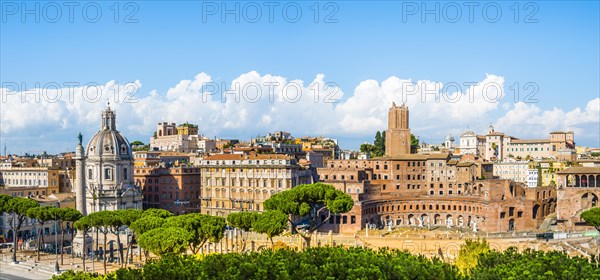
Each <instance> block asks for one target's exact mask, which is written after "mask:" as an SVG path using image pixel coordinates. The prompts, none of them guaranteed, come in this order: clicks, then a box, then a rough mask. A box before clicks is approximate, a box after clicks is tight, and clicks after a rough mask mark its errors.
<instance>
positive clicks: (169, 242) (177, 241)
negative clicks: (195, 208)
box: [139, 227, 191, 256]
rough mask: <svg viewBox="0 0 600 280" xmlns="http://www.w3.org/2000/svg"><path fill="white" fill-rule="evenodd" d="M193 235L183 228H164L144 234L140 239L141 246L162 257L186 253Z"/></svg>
mask: <svg viewBox="0 0 600 280" xmlns="http://www.w3.org/2000/svg"><path fill="white" fill-rule="evenodd" d="M190 235H191V233H190V232H189V231H187V230H185V229H183V228H178V227H162V228H155V229H153V230H150V231H148V232H145V233H143V234H142V235H140V237H139V243H140V246H142V247H144V248H145V249H146V250H148V251H150V252H152V253H154V254H156V255H159V256H162V255H165V254H181V253H183V252H185V251H186V248H187V246H188V244H189V240H190Z"/></svg>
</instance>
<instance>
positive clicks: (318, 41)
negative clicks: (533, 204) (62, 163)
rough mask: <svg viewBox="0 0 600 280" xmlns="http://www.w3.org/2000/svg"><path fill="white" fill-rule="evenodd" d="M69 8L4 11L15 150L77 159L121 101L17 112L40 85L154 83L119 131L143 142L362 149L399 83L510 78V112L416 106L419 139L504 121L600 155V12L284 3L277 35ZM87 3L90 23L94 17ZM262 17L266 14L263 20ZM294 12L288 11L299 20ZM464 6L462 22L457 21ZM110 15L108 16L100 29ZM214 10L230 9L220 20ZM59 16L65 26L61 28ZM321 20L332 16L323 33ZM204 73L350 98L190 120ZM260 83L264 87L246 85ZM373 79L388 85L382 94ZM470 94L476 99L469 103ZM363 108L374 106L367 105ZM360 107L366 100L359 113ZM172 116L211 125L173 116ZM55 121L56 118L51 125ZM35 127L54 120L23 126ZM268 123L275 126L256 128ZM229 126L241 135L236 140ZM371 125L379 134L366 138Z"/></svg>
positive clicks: (142, 10) (199, 9)
mask: <svg viewBox="0 0 600 280" xmlns="http://www.w3.org/2000/svg"><path fill="white" fill-rule="evenodd" d="M36 3H37V4H38V5H39V6H35V5H36ZM54 3H59V4H58V8H57V6H53V5H49V4H48V3H47V2H25V4H23V3H22V2H5V1H3V3H2V21H1V23H0V24H1V27H0V34H1V35H0V36H1V38H0V50H1V54H0V61H1V62H0V82H2V85H1V86H0V87H3V88H4V90H5V91H3V94H5V95H6V98H5V99H3V100H2V103H1V106H2V107H1V115H2V118H1V119H0V120H1V122H0V125H1V126H0V132H1V137H0V138H2V139H0V141H1V142H2V144H4V143H7V146H8V149H9V152H15V153H22V152H26V151H30V152H35V151H41V150H47V151H49V152H61V151H65V150H69V149H71V150H72V148H70V147H72V146H74V143H75V141H74V140H73V139H76V134H77V132H78V131H82V132H83V133H84V138H89V137H90V136H91V134H93V133H94V132H95V131H96V130H97V129H98V123H99V121H98V120H97V119H98V118H99V117H98V116H99V112H100V110H101V109H102V107H103V106H104V105H103V104H104V103H105V102H104V101H102V102H98V103H97V104H92V105H89V104H88V106H83V105H81V104H79V103H78V105H77V106H75V105H73V104H69V103H70V101H68V100H67V101H64V102H59V104H45V103H48V102H46V101H44V100H42V101H41V102H38V103H36V102H25V103H27V104H26V105H23V104H19V105H18V106H17V105H15V104H13V103H11V102H17V101H21V100H19V98H18V97H15V96H18V95H8V94H6V93H7V92H6V89H10V90H12V91H13V92H14V91H17V92H21V93H22V91H23V90H25V89H33V88H37V86H36V83H39V84H40V85H41V86H40V87H41V88H51V86H49V83H58V84H59V85H62V84H64V83H65V82H77V83H79V84H82V85H83V84H87V83H97V84H100V85H105V84H107V83H109V82H110V81H114V82H115V83H117V84H126V83H133V82H136V81H138V82H139V84H140V85H141V86H139V88H136V98H139V99H143V100H144V101H143V102H141V103H139V104H138V103H134V104H125V103H123V104H115V105H114V106H116V107H117V111H118V116H117V117H118V121H119V124H122V126H120V127H119V130H121V131H122V132H123V133H124V134H125V135H126V136H127V137H128V138H129V139H130V140H131V141H132V140H136V139H141V140H142V141H145V142H147V141H148V140H147V139H148V138H149V137H150V136H151V135H152V131H153V130H154V124H155V123H156V122H157V121H174V122H175V121H176V122H182V121H190V122H194V123H198V124H199V125H200V130H201V131H203V132H204V133H205V134H206V135H207V136H210V137H214V136H217V137H224V138H228V137H229V138H241V139H247V138H249V137H251V136H255V135H257V134H264V133H266V132H268V131H272V130H287V131H291V132H292V133H293V134H294V135H296V136H302V135H304V134H315V135H316V134H326V135H327V136H330V137H334V138H338V139H339V140H340V143H341V145H342V147H343V148H348V149H356V148H358V145H360V143H362V142H365V141H369V142H370V141H372V136H373V135H374V133H375V131H376V130H382V129H384V128H385V117H386V116H385V112H386V110H387V107H389V105H390V104H391V101H392V100H396V101H398V100H400V97H398V96H397V95H394V94H397V93H398V92H395V93H389V91H390V90H388V89H387V88H386V86H384V83H383V82H384V81H386V80H389V79H390V78H396V79H399V80H402V81H405V80H410V81H413V82H416V81H432V82H439V83H442V84H449V83H457V84H459V85H463V84H464V83H465V82H482V81H501V84H502V86H503V88H504V92H505V93H508V94H506V95H505V96H504V98H502V100H500V101H499V103H498V104H497V106H492V107H486V106H485V105H481V106H479V105H477V106H475V108H486V109H482V110H469V109H467V108H470V107H464V108H463V107H461V106H451V105H452V104H446V105H448V106H445V104H444V102H441V103H438V104H428V103H427V102H420V103H422V104H417V103H419V102H418V100H417V101H415V100H413V101H410V100H409V101H408V104H409V106H410V107H411V108H412V110H411V117H412V119H411V129H412V130H413V132H415V133H416V134H417V135H419V136H420V137H421V139H424V140H426V141H428V142H436V143H439V142H441V141H442V140H443V138H444V136H445V135H446V134H448V133H452V134H454V135H458V134H460V133H461V132H462V131H464V130H465V129H466V127H467V126H468V127H469V128H470V129H473V130H476V132H479V133H483V132H484V131H485V129H486V127H487V125H488V124H489V123H490V122H491V123H493V124H494V125H496V127H497V129H498V130H502V131H503V132H505V133H508V134H511V135H514V136H517V137H522V138H544V137H547V133H548V132H549V131H551V130H557V129H560V130H566V129H571V130H575V132H576V142H577V143H578V144H581V145H587V146H595V147H598V146H600V119H599V118H600V117H599V115H598V107H599V106H600V105H599V104H598V103H599V102H600V99H596V98H598V96H599V93H600V82H599V77H600V73H599V72H600V70H599V69H600V57H599V53H600V51H599V50H600V44H599V39H600V29H599V26H600V20H599V10H600V6H599V4H598V2H592V1H590V2H558V1H557V2H529V3H532V4H531V5H527V4H526V3H527V2H518V6H517V5H516V4H515V2H508V3H504V2H480V3H479V5H477V6H474V7H473V11H474V14H473V18H472V22H470V21H471V20H470V19H469V15H468V13H469V7H468V6H467V5H466V4H465V3H463V2H452V3H457V6H454V4H452V3H450V4H449V3H446V2H420V1H414V2H407V1H404V2H399V1H398V2H395V1H381V2H379V1H371V2H365V1H351V2H314V1H308V2H279V3H278V5H276V6H273V7H274V8H273V9H274V10H273V11H274V14H273V17H272V19H273V22H270V20H269V16H268V13H269V7H268V6H266V4H265V3H264V2H211V1H204V2H200V1H198V2H194V1H175V2H163V1H149V2H130V3H133V4H132V5H129V6H127V5H126V2H119V4H118V7H117V6H116V5H115V2H113V1H108V2H91V4H90V2H81V3H80V5H78V6H75V7H74V8H73V9H74V10H73V11H74V14H73V18H72V19H73V22H72V23H71V22H70V19H69V15H68V14H69V8H68V7H67V6H64V3H61V2H54ZM96 3H98V7H96V6H95V5H96ZM248 3H250V4H248ZM92 4H93V5H92ZM236 4H238V6H237V7H239V9H238V10H237V11H235V8H236V6H235V5H236ZM436 4H438V5H439V6H438V7H439V10H438V12H439V16H438V17H439V22H436V20H435V15H433V14H427V15H423V9H424V8H426V9H435V7H436V6H435V5H436ZM23 5H25V6H23ZM86 5H87V6H86ZM223 5H225V6H223ZM84 6H86V7H87V15H88V17H84V15H83V7H84ZM36 7H38V8H37V12H39V14H38V17H39V22H36V18H35V15H33V14H24V12H23V10H24V9H23V8H27V9H29V10H32V9H33V10H34V11H35V10H36ZM256 7H259V8H260V10H261V16H260V17H258V18H256V21H257V22H251V21H254V19H255V15H256V14H255V11H256ZM283 7H287V8H288V10H287V11H288V13H287V15H288V17H287V18H286V17H285V16H284V15H283ZM298 7H299V9H300V10H301V11H302V15H301V16H299V17H298V18H297V19H298V21H297V22H290V21H295V18H294V17H295V11H296V10H295V9H296V8H298ZM457 7H458V8H459V9H458V10H459V11H460V12H461V16H460V17H455V15H456V11H457ZM484 7H487V10H486V11H487V13H484V9H483V8H484ZM96 8H99V10H100V11H101V12H102V15H101V16H99V17H97V18H96V16H95V9H96ZM209 8H213V9H216V10H213V12H214V13H209V12H210V11H209V10H207V9H209ZM223 8H228V9H234V13H235V12H237V13H239V15H238V17H239V22H236V20H235V15H233V14H224V13H223V10H224V9H223ZM415 8H416V10H415ZM497 8H499V10H500V11H501V15H500V16H498V17H496V13H495V11H496V9H497ZM15 9H16V10H15ZM411 9H412V10H411ZM56 10H60V11H61V16H55V15H56V14H55V11H56ZM115 10H118V11H119V14H118V15H115ZM315 10H318V11H319V15H318V18H317V22H316V23H315V22H314V21H315ZM517 10H518V11H519V14H518V16H517V17H516V18H515V11H517ZM132 13H133V14H132ZM128 15H131V17H127V16H128ZM328 15H330V16H331V17H329V20H327V19H326V16H328ZM115 16H116V17H115ZM422 16H424V20H423V18H422ZM223 17H224V20H223ZM95 19H97V22H88V21H95ZM115 19H116V21H117V22H116V23H115ZM52 21H57V22H52ZM130 21H133V22H130ZM328 21H332V22H328ZM454 21H456V22H454ZM494 21H495V22H494ZM515 21H517V22H515ZM536 21H537V22H536ZM253 71H255V72H253ZM199 73H206V74H207V75H209V76H210V79H208V80H210V81H213V82H219V83H220V82H225V83H226V84H227V85H229V84H230V83H231V82H232V81H235V80H236V79H237V80H238V81H245V82H248V81H263V80H264V79H265V76H268V75H272V76H276V77H280V78H282V79H283V80H284V81H287V82H289V81H292V80H302V81H303V82H304V85H308V84H310V83H311V82H314V81H315V80H319V78H318V76H319V75H320V74H323V75H324V78H323V81H324V82H332V83H335V84H337V86H339V89H340V91H341V92H343V96H340V97H339V102H338V103H337V104H328V106H325V105H323V106H308V105H306V106H300V105H298V106H287V107H285V108H288V109H286V110H280V108H283V107H281V106H280V105H281V104H277V103H268V102H266V103H260V104H254V103H248V102H245V104H238V106H234V107H235V108H234V107H227V110H231V112H232V113H234V116H235V113H236V112H241V111H244V109H247V110H248V111H247V113H244V114H245V115H244V116H245V120H244V121H242V122H241V123H236V121H235V118H230V116H225V114H221V113H222V112H223V110H224V109H223V108H221V107H219V106H216V105H215V104H212V105H214V106H211V104H209V103H206V102H194V101H191V102H190V100H193V99H185V100H187V102H184V104H185V105H187V106H188V107H185V106H184V107H177V106H175V105H172V104H171V105H172V106H171V105H164V104H162V103H165V104H166V103H169V102H172V103H178V102H179V103H181V100H178V99H177V98H169V97H167V96H168V95H169V94H168V92H172V94H171V97H172V96H183V93H178V92H177V89H176V86H177V85H178V84H180V83H181V81H183V80H197V79H196V78H197V75H198V74H199ZM248 73H255V74H256V75H254V74H253V75H250V76H252V77H250V78H248V77H246V78H240V77H242V76H244V75H245V74H248ZM488 75H493V77H491V78H490V76H488ZM244 77H245V76H244ZM494 77H496V78H497V77H499V78H497V79H496V78H494ZM200 80H202V79H200ZM205 80H206V79H204V80H202V81H205ZM371 80H374V81H375V82H376V83H375V86H367V85H368V84H369V83H368V82H366V81H371ZM15 83H16V84H17V85H19V87H18V88H17V89H15V88H14V85H15ZM23 83H24V85H25V86H23ZM390 83H391V82H390ZM516 83H518V85H519V86H520V88H521V95H520V96H519V98H518V101H521V102H515V100H514V95H513V92H514V91H513V90H512V89H511V87H512V88H514V85H515V84H516ZM527 83H530V84H534V85H537V88H538V91H537V93H536V95H535V97H534V99H537V100H538V101H537V102H533V103H522V101H524V95H526V93H527V92H528V90H530V89H531V88H530V89H523V85H525V84H527ZM359 85H363V86H362V87H361V86H359ZM467 88H468V87H467V86H463V87H461V90H462V91H463V93H464V91H466V90H467ZM194 90H200V89H196V88H194V87H193V86H191V87H187V88H186V89H185V90H184V92H186V93H187V94H192V93H191V92H193V91H194ZM370 90H371V92H372V96H371V95H369V94H370V93H368V92H369V91H370ZM200 91H201V90H200ZM363 91H366V92H363ZM152 92H154V94H155V96H154V97H152V98H151V96H152ZM363 95H364V96H365V97H364V98H366V99H360V98H358V97H359V96H363ZM396 97H398V98H396ZM353 98H356V100H362V102H352V99H353ZM365 100H367V101H365ZM150 101H153V102H158V103H161V104H162V105H160V106H156V107H155V108H154V109H156V110H154V111H153V108H151V106H149V105H148V106H145V107H144V106H141V105H140V104H149V103H151V102H150ZM474 102H475V103H476V102H478V101H474ZM21 103H23V102H21ZM241 103H244V102H243V101H242V102H241ZM356 103H360V104H362V105H363V106H362V107H361V106H359V105H353V104H356ZM397 103H399V101H398V102H397ZM288 105H289V104H288ZM329 105H330V106H329ZM364 106H371V107H364ZM142 107H144V109H141V108H142ZM578 108H579V109H578ZM169 109H171V110H176V109H179V110H184V111H185V110H189V111H193V112H197V113H189V114H188V113H186V114H181V113H180V114H177V113H173V112H171V113H169V112H166V111H167V110H169ZM371 109H372V110H371ZM48 110H52V111H53V113H50V116H48V117H44V116H45V115H46V112H47V111H48ZM211 110H212V111H211ZM214 110H218V111H214ZM90 112H92V114H90ZM119 112H121V114H119ZM132 112H134V113H132ZM265 112H269V113H268V114H265ZM457 112H464V115H465V117H464V118H461V117H459V116H457ZM28 114H37V115H40V116H39V117H31V116H27V117H26V118H25V120H26V121H19V120H18V118H17V116H21V115H28ZM436 114H437V115H436ZM444 114H454V116H455V117H453V118H446V117H445V116H444ZM306 115H315V116H319V118H311V117H307V116H306ZM515 115H521V116H526V117H521V118H518V117H515ZM211 116H216V117H211ZM329 117H331V118H329ZM238 118H239V116H238ZM279 119H281V120H279ZM283 119H286V120H289V121H283ZM275 120H279V121H275ZM532 120H538V121H537V122H536V121H532ZM544 120H546V121H547V122H551V123H546V122H545V121H544ZM257 122H262V125H254V123H257ZM224 123H229V124H230V125H226V126H225V127H223V124H224ZM366 123H368V124H370V125H368V126H361V124H366ZM349 126H351V127H349ZM86 135H87V137H85V136H86ZM26 143H27V144H26ZM32 146H33V147H32Z"/></svg>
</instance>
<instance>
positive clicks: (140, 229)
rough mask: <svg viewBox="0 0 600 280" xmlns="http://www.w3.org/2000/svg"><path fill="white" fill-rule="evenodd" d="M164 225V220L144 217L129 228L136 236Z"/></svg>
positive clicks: (148, 216) (150, 216)
mask: <svg viewBox="0 0 600 280" xmlns="http://www.w3.org/2000/svg"><path fill="white" fill-rule="evenodd" d="M164 223H165V219H164V218H161V217H157V216H152V215H142V217H141V218H139V219H137V220H135V221H134V222H133V223H131V225H130V226H129V228H130V229H131V230H133V231H134V232H135V234H136V235H141V234H143V233H145V232H147V231H150V230H153V229H156V228H160V227H162V225H163V224H164Z"/></svg>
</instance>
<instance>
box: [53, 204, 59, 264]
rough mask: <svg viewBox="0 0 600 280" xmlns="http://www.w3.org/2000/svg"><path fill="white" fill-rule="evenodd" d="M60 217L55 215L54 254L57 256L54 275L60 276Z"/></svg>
mask: <svg viewBox="0 0 600 280" xmlns="http://www.w3.org/2000/svg"><path fill="white" fill-rule="evenodd" d="M58 207H59V208H60V202H59V203H58ZM57 218H58V216H57V215H56V213H54V247H55V248H54V254H55V255H56V262H55V264H54V273H55V274H59V273H60V268H59V267H58V225H57V222H58V221H57Z"/></svg>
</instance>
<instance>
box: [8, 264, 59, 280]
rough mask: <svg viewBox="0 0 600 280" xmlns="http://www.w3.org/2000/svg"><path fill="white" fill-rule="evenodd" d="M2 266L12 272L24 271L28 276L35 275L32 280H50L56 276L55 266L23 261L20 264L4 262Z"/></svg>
mask: <svg viewBox="0 0 600 280" xmlns="http://www.w3.org/2000/svg"><path fill="white" fill-rule="evenodd" d="M2 266H3V267H4V268H6V269H7V270H11V271H22V272H24V273H26V274H27V275H35V278H32V279H50V278H52V276H53V275H55V274H54V265H48V264H43V263H33V262H27V261H21V262H18V263H13V262H2Z"/></svg>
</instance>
